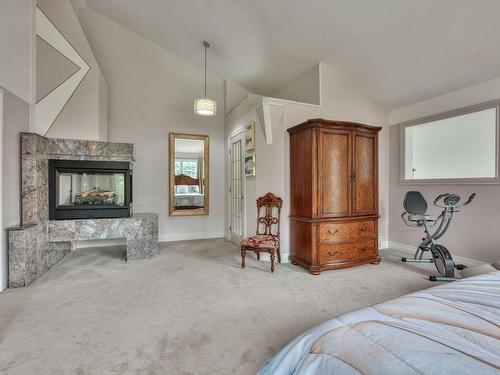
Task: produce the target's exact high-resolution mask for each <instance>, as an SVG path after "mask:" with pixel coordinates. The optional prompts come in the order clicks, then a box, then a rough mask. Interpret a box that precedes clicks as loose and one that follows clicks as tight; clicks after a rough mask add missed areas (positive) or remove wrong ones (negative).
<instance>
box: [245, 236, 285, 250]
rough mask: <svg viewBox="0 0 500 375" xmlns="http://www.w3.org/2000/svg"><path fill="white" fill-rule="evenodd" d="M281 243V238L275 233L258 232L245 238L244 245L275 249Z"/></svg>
mask: <svg viewBox="0 0 500 375" xmlns="http://www.w3.org/2000/svg"><path fill="white" fill-rule="evenodd" d="M279 244H280V239H279V238H278V237H276V236H273V235H270V236H268V235H265V234H257V235H255V236H253V237H248V238H245V239H244V240H243V241H242V242H241V245H242V246H247V247H253V248H255V249H274V248H276V247H278V246H279Z"/></svg>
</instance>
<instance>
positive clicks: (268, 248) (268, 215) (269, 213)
mask: <svg viewBox="0 0 500 375" xmlns="http://www.w3.org/2000/svg"><path fill="white" fill-rule="evenodd" d="M282 205H283V200H282V199H281V198H279V197H277V196H275V195H274V194H273V193H267V194H266V195H264V196H263V197H260V198H259V199H257V230H256V231H255V236H252V237H248V238H245V239H244V240H243V241H241V268H245V257H246V255H247V250H250V251H253V252H254V253H255V254H256V255H257V260H260V253H261V252H263V253H269V255H270V257H271V272H274V259H275V257H276V255H278V263H281V252H280V215H281V206H282ZM273 209H276V210H277V211H278V212H277V215H276V216H274V215H273ZM262 211H263V215H261V212H262ZM273 226H274V227H275V229H276V230H275V231H273V230H272V228H273Z"/></svg>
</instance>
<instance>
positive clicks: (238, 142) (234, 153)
mask: <svg viewBox="0 0 500 375" xmlns="http://www.w3.org/2000/svg"><path fill="white" fill-rule="evenodd" d="M244 134H245V133H244V132H243V131H241V132H239V133H238V134H236V135H234V136H232V137H231V138H230V139H229V207H230V213H229V216H230V222H229V223H230V224H229V232H230V234H231V242H233V243H234V244H236V245H238V246H239V245H240V243H241V241H242V240H243V237H244V234H245V215H244V213H245V209H244V204H245V196H244V186H243V185H244V181H245V179H244V176H243V144H244Z"/></svg>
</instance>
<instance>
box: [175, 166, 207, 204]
mask: <svg viewBox="0 0 500 375" xmlns="http://www.w3.org/2000/svg"><path fill="white" fill-rule="evenodd" d="M204 205H205V195H204V194H203V193H200V181H199V180H198V179H197V178H193V177H190V176H186V175H184V174H179V175H176V176H175V187H174V206H175V207H176V208H188V209H189V208H200V207H203V206H204Z"/></svg>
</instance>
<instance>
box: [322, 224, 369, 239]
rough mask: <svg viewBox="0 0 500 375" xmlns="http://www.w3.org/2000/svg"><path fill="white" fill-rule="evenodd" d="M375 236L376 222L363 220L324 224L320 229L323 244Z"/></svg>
mask: <svg viewBox="0 0 500 375" xmlns="http://www.w3.org/2000/svg"><path fill="white" fill-rule="evenodd" d="M372 236H375V221H374V220H363V221H352V222H347V223H324V224H321V226H320V229H319V240H320V241H321V242H328V241H341V240H345V239H353V238H358V237H372Z"/></svg>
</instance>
